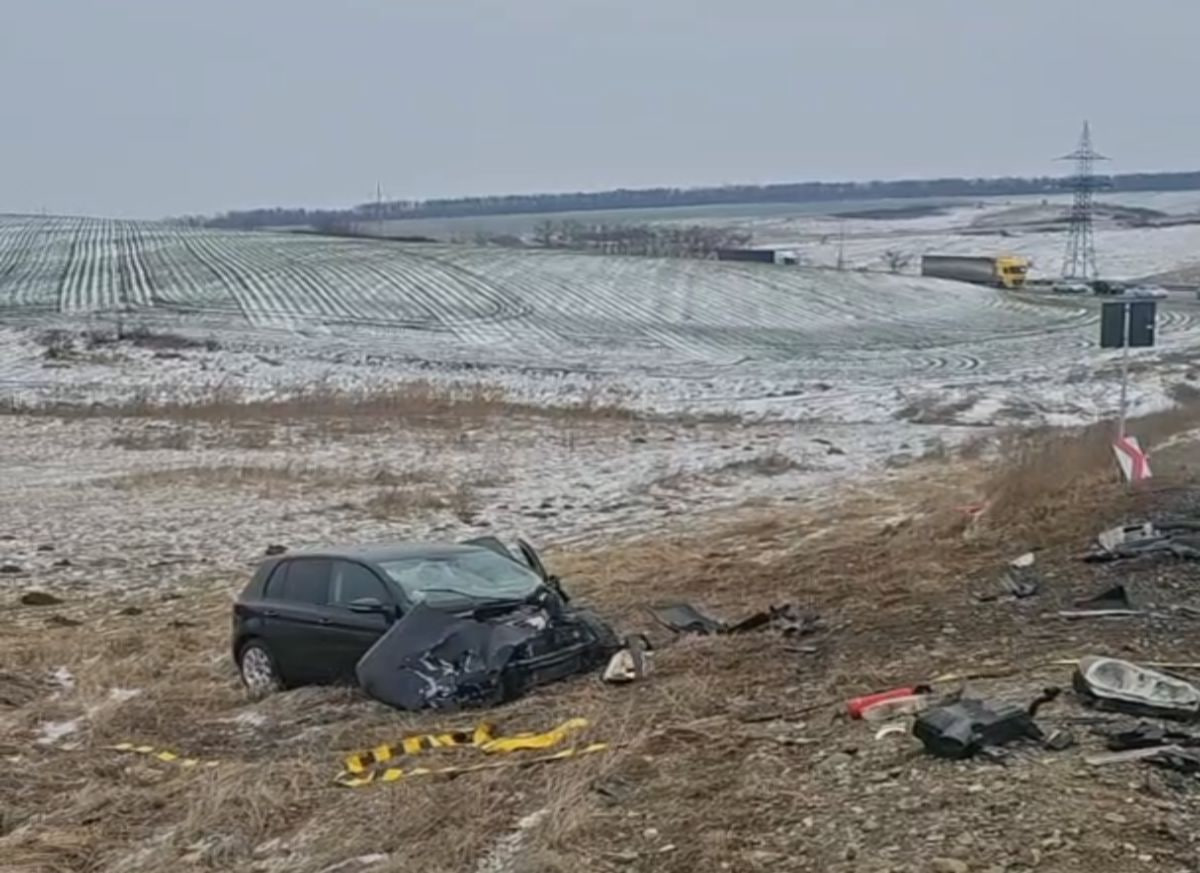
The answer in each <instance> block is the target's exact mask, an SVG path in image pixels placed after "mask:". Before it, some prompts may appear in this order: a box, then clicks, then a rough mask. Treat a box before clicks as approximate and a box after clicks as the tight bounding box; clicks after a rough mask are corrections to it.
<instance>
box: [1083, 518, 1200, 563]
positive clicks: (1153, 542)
mask: <svg viewBox="0 0 1200 873" xmlns="http://www.w3.org/2000/svg"><path fill="white" fill-rule="evenodd" d="M1096 542H1097V544H1098V546H1099V548H1098V550H1096V551H1093V552H1090V553H1089V554H1087V555H1085V556H1084V560H1085V561H1118V560H1123V559H1127V558H1139V557H1142V556H1143V555H1154V554H1161V555H1171V556H1173V557H1176V558H1182V559H1185V560H1193V561H1194V560H1200V520H1195V519H1176V520H1168V521H1162V522H1159V523H1157V524H1153V523H1150V522H1144V523H1141V524H1133V525H1124V526H1121V527H1114V528H1111V529H1110V530H1106V531H1104V532H1103V533H1101V534H1100V535H1099V536H1097V537H1096Z"/></svg>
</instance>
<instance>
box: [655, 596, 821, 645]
mask: <svg viewBox="0 0 1200 873" xmlns="http://www.w3.org/2000/svg"><path fill="white" fill-rule="evenodd" d="M650 615H651V616H653V618H654V620H655V621H657V622H658V623H659V624H661V625H662V626H663V627H665V628H667V629H668V630H672V631H675V633H680V634H699V635H701V636H710V635H713V634H722V635H724V634H740V633H745V632H747V631H753V630H760V629H762V628H765V627H771V628H774V629H776V630H778V631H779V632H780V633H782V634H783V635H784V636H785V637H799V636H807V635H808V634H810V633H814V632H815V631H817V630H818V629H819V628H820V627H821V619H820V617H818V616H815V615H802V614H800V613H798V612H797V611H796V609H795V607H793V606H792V605H791V604H790V603H785V604H782V605H780V606H769V607H767V609H766V610H763V611H759V612H755V613H753V614H752V615H748V616H746V617H745V618H743V619H741V620H740V621H736V622H733V623H730V622H726V621H722V620H720V619H716V618H713V617H712V616H710V615H706V614H705V613H703V612H701V611H700V610H699V609H697V608H696V607H695V606H693V605H692V604H690V603H675V604H670V605H668V606H659V607H655V608H653V609H651V610H650Z"/></svg>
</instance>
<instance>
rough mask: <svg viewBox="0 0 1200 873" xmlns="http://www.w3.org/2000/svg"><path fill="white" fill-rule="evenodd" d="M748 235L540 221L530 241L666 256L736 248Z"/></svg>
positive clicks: (702, 255)
mask: <svg viewBox="0 0 1200 873" xmlns="http://www.w3.org/2000/svg"><path fill="white" fill-rule="evenodd" d="M750 239H751V235H750V234H749V233H748V232H746V231H740V230H732V229H729V228H723V227H708V226H705V225H693V226H691V227H674V226H671V225H648V224H584V223H583V222H581V221H561V222H554V221H543V222H541V223H539V224H538V225H537V227H535V228H534V230H533V243H534V244H535V245H539V246H543V247H546V248H564V249H576V250H583V251H594V252H603V253H604V254H608V255H650V256H656V257H667V258H709V257H715V256H716V253H717V249H722V248H739V247H741V246H745V245H748V244H749V243H750Z"/></svg>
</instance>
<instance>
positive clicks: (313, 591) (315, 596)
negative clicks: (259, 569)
mask: <svg viewBox="0 0 1200 873" xmlns="http://www.w3.org/2000/svg"><path fill="white" fill-rule="evenodd" d="M331 563H332V562H331V561H329V560H327V559H325V558H297V559H294V560H291V561H287V562H286V563H284V564H283V565H282V566H280V567H278V568H276V570H275V572H274V573H272V574H271V584H270V587H269V589H268V591H267V596H268V597H270V598H271V599H272V600H287V601H291V602H293V603H313V604H325V603H328V602H329V574H330V569H331V567H330V565H331Z"/></svg>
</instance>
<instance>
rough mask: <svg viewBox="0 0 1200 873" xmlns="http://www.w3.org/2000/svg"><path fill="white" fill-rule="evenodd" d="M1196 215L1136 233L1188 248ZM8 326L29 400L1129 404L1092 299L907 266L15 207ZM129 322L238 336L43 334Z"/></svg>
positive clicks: (3, 269) (1199, 316)
mask: <svg viewBox="0 0 1200 873" xmlns="http://www.w3.org/2000/svg"><path fill="white" fill-rule="evenodd" d="M935 218H936V219H937V220H941V221H943V222H944V221H945V216H937V217H935ZM931 220H934V219H932V218H931V219H917V220H916V221H919V222H922V221H923V222H926V223H928V222H929V221H931ZM868 223H870V224H872V225H878V224H879V222H868ZM890 224H891V225H906V224H907V222H891V223H890ZM1192 230H1193V229H1192V228H1188V227H1182V228H1168V229H1158V230H1139V231H1136V232H1134V231H1129V232H1128V233H1137V234H1139V235H1141V236H1144V237H1145V238H1146V240H1148V241H1151V240H1152V241H1154V244H1155V245H1158V246H1159V247H1160V248H1161V249H1163V250H1164V251H1165V250H1170V251H1173V252H1174V255H1173V257H1175V260H1176V262H1179V261H1181V260H1186V254H1187V252H1188V251H1190V249H1189V247H1188V245H1184V244H1182V243H1180V242H1179V240H1178V239H1177V236H1178V235H1179V234H1185V233H1191V232H1192ZM940 232H942V233H949V234H952V231H940ZM1114 232H1117V231H1114ZM1122 232H1124V231H1122ZM1198 232H1200V231H1198ZM872 244H873V245H878V242H875V243H872ZM969 245H975V247H976V248H975V249H973V250H977V249H978V245H977V241H972V240H971V239H970V238H967V240H966V242H964V243H962V244H961V246H960V249H965V248H967V247H968V246H969ZM847 248H848V250H849V251H851V252H853V251H854V249H853V248H852V243H851V242H850V241H849V240H848V242H847ZM1145 248H1150V242H1147V244H1146V246H1145ZM1161 257H1162V258H1163V260H1164V261H1165V260H1166V259H1167V255H1166V254H1163V255H1162V256H1161ZM0 319H2V321H3V324H4V325H5V326H6V327H5V329H3V330H0V385H2V386H3V388H4V389H5V393H7V394H9V395H15V396H17V397H20V398H22V399H25V400H31V399H33V400H36V399H37V398H38V397H46V396H55V397H59V398H63V397H66V398H68V399H85V400H89V401H91V400H97V399H104V398H106V397H112V396H114V395H120V394H122V393H124V394H129V393H130V392H134V391H138V392H142V393H146V392H149V393H151V394H154V395H159V396H163V397H179V396H181V395H183V396H185V395H187V394H188V392H205V391H211V390H213V389H214V388H221V389H223V390H227V389H235V390H238V391H243V392H245V393H247V394H248V395H256V394H257V395H262V394H276V393H279V392H281V391H288V390H293V389H296V388H299V387H305V386H308V387H311V386H312V385H314V384H320V385H323V386H327V387H336V388H346V389H359V390H369V389H372V388H378V387H382V386H388V385H394V384H396V382H398V381H402V380H404V379H409V378H412V377H414V376H418V377H420V378H423V379H432V380H434V381H439V380H440V381H445V382H448V383H455V384H462V383H476V382H480V381H484V382H489V383H493V384H497V385H500V386H502V387H503V388H504V389H505V390H506V391H507V392H509V393H510V394H511V395H512V396H513V397H514V398H515V399H521V400H527V401H532V402H535V403H546V404H573V403H583V402H588V403H596V402H601V403H607V404H619V405H624V406H629V407H632V408H635V409H640V410H656V411H667V412H677V411H688V412H693V413H697V412H700V413H714V412H734V413H738V414H750V415H753V416H757V417H767V418H775V419H784V420H807V421H813V420H816V421H829V422H838V423H847V422H874V423H881V422H886V421H890V420H892V418H893V417H894V416H895V415H896V413H897V412H899V411H900V410H903V409H904V408H906V407H908V406H910V405H911V404H912V403H913V402H914V400H916V401H923V400H924V398H927V397H930V396H937V395H944V396H953V397H955V398H956V402H957V401H962V400H964V398H965V399H967V400H970V398H972V397H974V398H976V399H978V400H979V401H980V402H981V403H983V405H982V406H981V409H985V410H987V416H989V417H990V418H989V420H992V419H996V421H997V423H1002V422H1003V417H1004V415H1003V414H1004V411H1005V410H1006V409H1009V408H1012V409H1015V410H1016V411H1017V413H1018V418H1019V420H1020V421H1028V420H1029V419H1030V417H1031V415H1032V416H1033V417H1035V418H1036V417H1042V418H1044V419H1046V420H1050V421H1056V420H1064V419H1071V420H1080V419H1086V418H1088V417H1090V416H1094V415H1096V414H1098V413H1100V412H1103V411H1106V410H1107V409H1108V408H1109V407H1110V405H1111V384H1110V383H1107V382H1106V381H1105V380H1103V379H1094V378H1091V374H1092V373H1093V370H1094V369H1095V368H1096V367H1097V366H1098V365H1103V364H1104V362H1105V361H1106V360H1107V358H1106V357H1105V356H1103V355H1100V354H1099V353H1098V352H1097V351H1096V350H1095V343H1096V338H1095V333H1096V326H1095V323H1096V309H1095V307H1094V305H1093V304H1092V303H1091V302H1089V301H1061V300H1060V301H1054V302H1053V304H1047V303H1045V302H1038V301H1035V300H1031V299H1019V298H1016V297H1013V296H1011V295H1006V294H1004V293H1001V292H999V291H995V290H991V289H986V288H979V287H974V286H968V285H962V284H957V283H950V282H940V281H936V280H928V279H923V278H920V277H917V276H908V275H899V276H892V275H882V274H871V273H858V272H836V271H831V270H821V269H789V268H777V267H772V266H767V265H757V264H730V263H716V262H711V261H695V260H665V259H651V258H633V257H615V256H597V255H583V254H571V253H560V252H541V251H522V250H509V249H498V248H477V247H471V246H451V245H398V244H389V243H379V242H371V241H355V240H339V239H327V238H319V237H313V236H303V235H287V234H266V233H261V234H259V233H236V232H223V231H209V230H193V229H186V228H179V227H170V226H166V225H157V224H146V223H136V222H123V221H106V220H99V219H74V218H49V219H47V218H29V217H6V218H0ZM118 325H119V326H120V327H122V328H123V329H128V328H129V327H130V326H131V325H136V326H142V327H146V328H147V329H150V330H155V331H161V330H170V331H177V332H180V333H184V334H187V335H190V336H194V337H198V338H205V339H212V340H213V345H214V346H219V349H218V350H213V351H205V350H202V349H201V350H187V351H185V352H183V353H180V354H179V355H170V356H163V355H162V354H161V353H154V352H152V351H150V350H147V349H142V348H132V347H128V348H122V349H120V350H118V351H113V352H105V353H94V354H80V355H75V356H70V357H62V358H59V359H57V360H47V354H46V349H45V347H44V339H40V337H41V335H42V333H43V332H44V331H45V330H46V329H48V328H51V327H61V328H66V329H68V330H74V329H80V328H85V327H86V328H90V329H93V330H99V331H104V330H110V331H111V330H114V329H116V327H117V326H118ZM1198 326H1200V309H1198V308H1197V307H1196V304H1195V301H1192V300H1187V299H1183V298H1182V297H1181V298H1180V299H1178V300H1175V301H1171V302H1169V303H1168V304H1166V305H1165V306H1164V313H1163V319H1162V328H1161V342H1162V347H1163V348H1164V349H1168V350H1175V349H1182V348H1190V347H1191V346H1192V345H1193V343H1194V342H1195V341H1196V339H1197V337H1198V336H1200V334H1198V333H1197V330H1198ZM1157 387H1158V386H1157V385H1149V386H1147V388H1148V393H1147V394H1146V397H1147V402H1154V400H1155V392H1156V389H1157ZM985 401H986V402H985ZM970 407H971V403H970V402H967V403H965V406H964V409H965V410H966V411H965V412H963V413H962V414H963V415H964V416H966V417H968V418H969V417H970V415H971V411H970ZM981 415H982V413H981ZM997 416H998V418H996V417H997Z"/></svg>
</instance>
